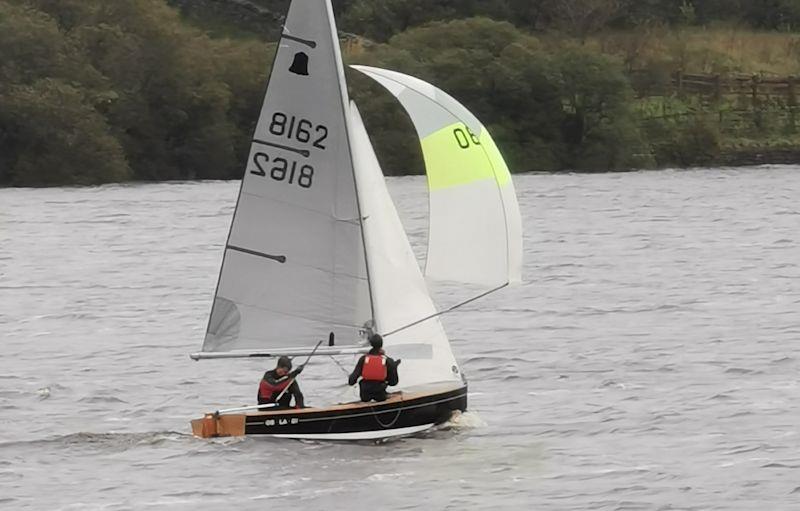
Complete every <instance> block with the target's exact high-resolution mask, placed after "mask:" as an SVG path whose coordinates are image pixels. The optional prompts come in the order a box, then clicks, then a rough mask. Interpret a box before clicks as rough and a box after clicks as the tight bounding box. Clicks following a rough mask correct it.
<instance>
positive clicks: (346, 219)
mask: <svg viewBox="0 0 800 511" xmlns="http://www.w3.org/2000/svg"><path fill="white" fill-rule="evenodd" d="M347 103H348V99H347V92H346V89H345V85H344V74H343V70H342V64H341V56H340V54H339V44H338V39H337V37H336V30H335V26H334V23H333V13H332V10H331V8H330V4H329V2H326V1H324V0H306V1H296V2H292V4H291V7H290V10H289V13H288V15H287V18H286V22H285V27H284V32H283V36H282V38H281V42H280V45H279V48H278V51H277V54H276V57H275V62H274V65H273V68H272V74H271V77H270V81H269V87H268V90H267V93H266V98H265V100H264V104H263V106H262V109H261V114H260V117H259V120H258V125H257V129H256V132H255V135H254V139H253V142H252V146H251V147H250V154H249V157H248V164H247V168H246V172H245V175H244V179H243V180H242V185H241V190H240V193H239V200H238V203H237V207H236V211H235V214H234V218H233V223H232V226H231V231H230V235H229V238H228V241H227V244H226V247H225V253H224V258H223V263H222V269H221V272H220V277H219V283H218V286H217V291H216V295H215V298H214V304H213V309H212V312H211V317H210V320H209V324H208V330H207V334H206V337H205V342H204V344H203V351H204V352H209V351H214V352H220V351H229V350H251V351H252V350H264V349H271V348H275V347H292V346H301V345H302V346H309V345H310V346H313V343H314V341H315V340H318V339H324V338H327V336H328V333H329V332H335V334H336V336H337V338H338V339H341V340H345V342H351V343H352V342H353V341H355V340H356V339H357V336H358V330H359V329H361V328H362V327H363V325H364V324H365V323H367V322H369V321H371V319H372V308H371V303H370V294H369V284H368V279H367V267H366V261H365V256H364V241H363V237H362V232H361V226H360V221H359V211H358V204H357V198H356V190H355V182H354V177H353V170H352V160H351V155H350V150H349V145H348V136H347V127H346V122H345V108H346V105H347Z"/></svg>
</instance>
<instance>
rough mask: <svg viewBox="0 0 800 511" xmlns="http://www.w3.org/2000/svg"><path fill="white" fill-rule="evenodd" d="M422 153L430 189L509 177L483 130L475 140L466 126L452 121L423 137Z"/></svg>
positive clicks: (489, 138) (490, 139) (496, 150)
mask: <svg viewBox="0 0 800 511" xmlns="http://www.w3.org/2000/svg"><path fill="white" fill-rule="evenodd" d="M421 142H422V155H423V157H424V159H425V167H426V169H427V174H428V187H429V188H430V190H431V191H433V190H441V189H443V188H451V187H454V186H461V185H466V184H469V183H472V182H475V181H482V180H485V179H493V180H494V179H496V180H497V184H498V185H499V186H503V185H505V184H506V183H508V182H509V181H510V180H511V175H510V173H509V171H508V167H507V166H506V162H505V161H504V160H503V157H502V156H501V155H500V151H499V150H498V149H497V146H496V145H495V143H494V140H492V137H491V135H489V132H488V131H486V129H485V128H484V129H482V130H481V134H480V136H479V137H478V142H479V143H475V141H474V140H473V136H472V135H471V134H470V132H469V130H468V129H467V127H466V125H464V124H463V123H455V124H451V125H450V126H447V127H445V128H442V129H440V130H439V131H437V132H435V133H432V134H430V135H428V136H427V137H425V138H424V139H422V141H421Z"/></svg>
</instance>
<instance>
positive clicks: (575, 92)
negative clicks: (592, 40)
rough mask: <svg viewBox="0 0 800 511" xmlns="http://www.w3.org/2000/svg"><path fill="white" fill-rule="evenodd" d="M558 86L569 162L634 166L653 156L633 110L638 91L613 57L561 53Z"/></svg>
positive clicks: (587, 167) (577, 165)
mask: <svg viewBox="0 0 800 511" xmlns="http://www.w3.org/2000/svg"><path fill="white" fill-rule="evenodd" d="M557 68H558V90H559V92H560V93H561V95H562V104H563V108H564V112H565V118H564V122H563V124H562V133H563V136H564V141H565V143H566V145H567V148H568V157H567V158H568V159H567V164H568V166H569V167H571V168H573V169H578V170H613V169H620V168H631V167H634V166H637V165H641V164H644V163H647V162H648V161H649V159H650V156H649V149H647V148H646V145H645V144H644V142H643V140H642V137H641V134H640V133H639V130H638V127H637V123H636V122H635V117H634V115H633V112H632V110H631V107H630V105H631V98H632V95H633V92H632V90H631V87H630V84H629V82H628V80H627V78H626V77H625V76H624V74H623V73H622V69H621V66H620V65H619V64H618V63H616V62H614V61H613V60H611V59H610V58H608V57H605V56H602V55H596V54H592V53H589V52H587V51H580V50H568V51H566V52H565V53H563V54H562V55H560V56H559V58H558V60H557Z"/></svg>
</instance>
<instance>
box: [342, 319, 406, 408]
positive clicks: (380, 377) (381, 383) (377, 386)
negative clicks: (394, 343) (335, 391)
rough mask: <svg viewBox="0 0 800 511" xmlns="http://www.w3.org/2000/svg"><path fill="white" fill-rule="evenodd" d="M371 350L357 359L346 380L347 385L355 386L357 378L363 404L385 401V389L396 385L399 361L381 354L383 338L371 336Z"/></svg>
mask: <svg viewBox="0 0 800 511" xmlns="http://www.w3.org/2000/svg"><path fill="white" fill-rule="evenodd" d="M369 343H370V345H371V346H372V349H371V350H369V353H367V354H366V355H362V356H361V358H359V359H358V363H357V364H356V368H355V369H354V370H353V372H352V374H350V377H349V379H348V384H349V385H355V383H356V381H358V379H359V377H360V378H361V380H360V381H358V386H359V390H360V394H361V400H362V401H364V402H367V401H371V400H375V401H386V387H387V386H389V385H397V381H398V377H397V365H398V364H399V363H400V360H398V361H396V362H395V361H394V359H392V358H391V357H387V356H386V354H385V353H384V352H383V337H381V336H380V335H378V334H372V336H370V338H369Z"/></svg>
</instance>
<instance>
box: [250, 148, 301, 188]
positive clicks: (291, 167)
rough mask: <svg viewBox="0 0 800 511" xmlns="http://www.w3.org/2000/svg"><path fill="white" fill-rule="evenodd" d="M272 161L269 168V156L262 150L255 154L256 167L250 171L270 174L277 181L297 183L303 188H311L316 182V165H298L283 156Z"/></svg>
mask: <svg viewBox="0 0 800 511" xmlns="http://www.w3.org/2000/svg"><path fill="white" fill-rule="evenodd" d="M271 161H272V168H270V169H267V167H268V166H269V163H270V158H269V156H268V155H267V154H266V153H261V152H258V153H256V154H254V155H253V163H254V164H255V166H256V168H255V169H252V170H250V173H251V174H255V175H257V176H262V177H264V176H267V175H269V177H271V178H272V179H274V180H275V181H284V182H287V183H289V184H295V183H296V184H297V185H298V186H300V187H301V188H311V185H312V184H313V182H314V167H312V166H311V165H309V164H307V163H304V164H303V165H299V166H298V164H297V162H296V161H289V160H287V159H286V158H281V157H277V158H273V159H272V160H271Z"/></svg>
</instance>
